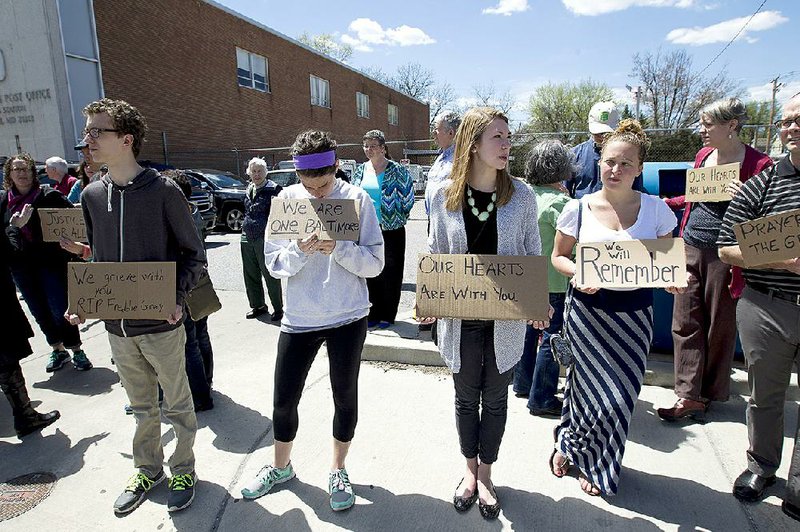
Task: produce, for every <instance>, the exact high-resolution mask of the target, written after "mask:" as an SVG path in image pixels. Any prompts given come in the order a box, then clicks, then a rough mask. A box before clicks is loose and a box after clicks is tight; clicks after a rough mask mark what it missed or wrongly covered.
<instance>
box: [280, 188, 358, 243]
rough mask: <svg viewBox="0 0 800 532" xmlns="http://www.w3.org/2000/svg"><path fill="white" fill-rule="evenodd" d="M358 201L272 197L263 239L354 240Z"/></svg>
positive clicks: (356, 232)
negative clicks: (315, 238)
mask: <svg viewBox="0 0 800 532" xmlns="http://www.w3.org/2000/svg"><path fill="white" fill-rule="evenodd" d="M359 209H360V201H359V200H354V199H319V198H272V204H271V205H270V210H269V220H267V240H301V239H303V238H306V237H309V236H311V235H314V234H316V235H317V237H318V238H319V239H320V240H353V241H357V240H358V235H359V232H360V230H361V227H360V221H359Z"/></svg>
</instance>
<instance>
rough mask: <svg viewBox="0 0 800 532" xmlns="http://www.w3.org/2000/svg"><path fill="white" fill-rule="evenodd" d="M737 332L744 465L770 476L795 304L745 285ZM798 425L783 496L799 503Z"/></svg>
mask: <svg viewBox="0 0 800 532" xmlns="http://www.w3.org/2000/svg"><path fill="white" fill-rule="evenodd" d="M736 321H737V322H738V324H739V337H740V338H741V340H742V347H744V354H745V358H746V359H747V380H748V383H749V385H750V400H749V401H748V402H747V431H748V435H749V437H750V449H749V450H748V451H747V468H748V469H749V470H750V471H752V472H753V473H756V474H757V475H761V476H772V475H774V474H775V472H776V471H777V470H778V466H780V463H781V450H782V448H783V430H784V427H783V423H784V416H783V412H784V407H785V403H786V389H787V388H788V387H789V382H790V380H791V376H792V367H793V366H795V365H796V364H797V363H798V358H799V357H798V349H800V306H797V305H795V304H794V303H790V302H788V301H783V300H781V299H776V298H773V297H772V296H770V295H767V294H762V293H760V292H757V291H755V290H753V289H752V288H750V287H747V288H745V290H744V293H743V294H742V298H741V300H740V301H739V307H738V309H737V312H736ZM798 438H800V430H797V429H795V441H794V451H793V453H792V462H791V465H790V466H789V475H788V479H787V482H786V496H785V500H786V501H788V502H790V503H791V504H794V505H796V506H798V505H800V440H799V439H798Z"/></svg>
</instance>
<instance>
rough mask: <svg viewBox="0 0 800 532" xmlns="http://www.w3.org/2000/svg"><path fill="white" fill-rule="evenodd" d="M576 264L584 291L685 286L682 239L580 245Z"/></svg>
mask: <svg viewBox="0 0 800 532" xmlns="http://www.w3.org/2000/svg"><path fill="white" fill-rule="evenodd" d="M575 263H576V266H577V272H576V281H577V283H578V286H579V287H581V288H582V287H592V288H595V287H596V288H658V287H667V286H681V287H682V286H686V250H685V249H684V245H683V239H682V238H657V239H655V240H626V241H620V242H598V243H586V244H578V246H577V248H576V250H575Z"/></svg>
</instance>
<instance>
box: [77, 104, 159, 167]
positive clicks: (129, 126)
mask: <svg viewBox="0 0 800 532" xmlns="http://www.w3.org/2000/svg"><path fill="white" fill-rule="evenodd" d="M100 113H108V116H110V117H111V121H112V122H113V124H114V129H116V130H117V136H120V135H131V136H132V137H133V144H132V145H131V149H132V150H133V156H134V157H138V156H139V152H140V151H141V149H142V143H143V142H144V138H145V135H147V121H145V119H144V116H143V115H142V113H140V112H139V110H138V109H137V108H136V107H134V106H132V105H131V104H129V103H128V102H126V101H125V100H112V99H110V98H103V99H102V100H97V101H94V102H92V103H90V104H89V105H87V106H86V107H84V108H83V114H84V115H85V116H89V115H97V114H100Z"/></svg>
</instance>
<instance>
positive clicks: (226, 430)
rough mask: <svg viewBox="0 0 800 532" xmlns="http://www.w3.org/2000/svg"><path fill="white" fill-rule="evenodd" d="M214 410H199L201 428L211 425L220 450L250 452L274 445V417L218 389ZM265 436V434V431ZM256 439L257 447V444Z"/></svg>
mask: <svg viewBox="0 0 800 532" xmlns="http://www.w3.org/2000/svg"><path fill="white" fill-rule="evenodd" d="M212 394H213V398H214V409H213V410H209V411H206V412H198V414H197V426H198V428H203V427H208V428H209V429H211V431H212V432H213V433H214V434H215V435H216V437H215V438H214V441H213V442H212V443H213V445H214V447H216V448H217V449H219V450H221V451H228V452H231V453H236V454H247V453H251V452H253V451H255V450H256V449H261V448H263V447H267V446H269V445H272V442H273V436H272V420H271V419H269V418H268V417H266V416H263V415H261V413H260V412H258V411H256V410H253V409H251V408H248V407H246V406H242V405H240V404H239V403H236V402H235V401H234V400H233V399H231V398H230V397H228V396H227V395H225V394H224V393H221V392H219V391H217V390H214V391H213V392H212ZM268 429H269V431H268V434H266V437H263V436H262V435H263V434H264V432H265V431H267V430H268ZM253 442H255V446H254V443H253Z"/></svg>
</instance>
